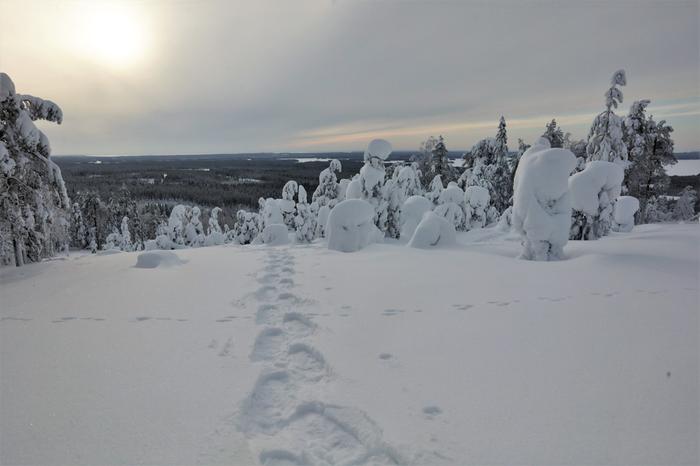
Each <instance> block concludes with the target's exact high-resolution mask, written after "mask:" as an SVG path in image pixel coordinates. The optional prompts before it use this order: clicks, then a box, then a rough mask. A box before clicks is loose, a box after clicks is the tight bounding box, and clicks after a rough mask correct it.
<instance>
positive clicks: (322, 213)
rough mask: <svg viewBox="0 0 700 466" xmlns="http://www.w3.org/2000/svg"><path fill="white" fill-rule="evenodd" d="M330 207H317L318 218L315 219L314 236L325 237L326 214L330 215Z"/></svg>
mask: <svg viewBox="0 0 700 466" xmlns="http://www.w3.org/2000/svg"><path fill="white" fill-rule="evenodd" d="M330 213H331V209H330V207H328V206H327V205H324V206H321V207H320V208H319V209H318V218H317V220H316V237H317V238H325V237H326V224H327V223H328V215H330Z"/></svg>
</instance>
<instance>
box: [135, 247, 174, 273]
mask: <svg viewBox="0 0 700 466" xmlns="http://www.w3.org/2000/svg"><path fill="white" fill-rule="evenodd" d="M183 263H184V262H183V261H182V260H180V258H179V257H178V255H177V254H175V253H174V252H170V251H146V252H142V253H139V255H138V256H137V257H136V265H134V267H136V268H139V269H155V268H158V267H173V266H177V265H182V264H183Z"/></svg>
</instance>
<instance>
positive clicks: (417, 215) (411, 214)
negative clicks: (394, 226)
mask: <svg viewBox="0 0 700 466" xmlns="http://www.w3.org/2000/svg"><path fill="white" fill-rule="evenodd" d="M432 208H433V203H432V202H430V200H428V199H427V198H425V197H423V196H411V197H409V198H408V199H406V201H405V202H404V203H403V206H402V207H401V236H402V237H405V238H410V237H412V236H413V233H414V232H415V231H416V227H418V224H419V223H420V221H421V220H422V219H423V215H425V213H426V212H429V211H430V210H431V209H432Z"/></svg>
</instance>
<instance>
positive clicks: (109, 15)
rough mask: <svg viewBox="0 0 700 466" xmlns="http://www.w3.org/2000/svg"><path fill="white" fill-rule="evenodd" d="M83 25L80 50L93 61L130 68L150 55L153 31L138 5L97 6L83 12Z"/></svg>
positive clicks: (114, 4) (99, 3) (111, 4)
mask: <svg viewBox="0 0 700 466" xmlns="http://www.w3.org/2000/svg"><path fill="white" fill-rule="evenodd" d="M81 23H82V27H81V32H82V33H81V34H80V36H81V37H80V44H79V46H80V48H81V49H82V51H83V53H85V54H86V55H87V56H88V58H90V59H93V60H95V61H98V62H100V63H102V64H105V65H109V66H112V67H116V68H126V67H130V66H133V65H135V64H136V63H138V62H139V61H141V60H142V59H143V58H144V57H145V55H146V54H147V52H148V48H149V42H150V41H149V37H148V35H149V34H148V32H149V31H148V29H147V27H146V24H145V21H144V16H143V12H139V11H138V10H136V9H135V4H134V3H131V2H129V3H126V2H122V3H106V2H95V3H94V4H92V5H90V6H88V7H87V8H85V9H84V10H83V12H82V14H81Z"/></svg>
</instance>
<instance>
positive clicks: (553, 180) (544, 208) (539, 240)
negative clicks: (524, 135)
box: [512, 138, 576, 261]
mask: <svg viewBox="0 0 700 466" xmlns="http://www.w3.org/2000/svg"><path fill="white" fill-rule="evenodd" d="M575 166H576V157H575V156H574V154H573V153H571V152H570V151H568V150H566V149H558V148H557V149H551V148H550V147H549V141H548V140H546V139H544V138H539V140H538V141H537V142H536V143H535V144H534V145H533V146H532V147H531V148H529V149H528V150H527V151H525V153H524V154H523V156H522V157H521V159H520V163H519V164H518V169H517V171H516V173H515V181H514V185H513V191H514V197H513V214H512V223H513V227H514V228H515V230H516V231H517V232H518V233H519V234H520V236H521V237H522V240H523V251H522V254H521V256H520V257H521V258H523V259H529V260H545V261H546V260H553V259H560V258H562V257H563V254H564V245H565V244H566V243H567V241H568V239H569V228H570V226H571V196H570V195H569V189H568V178H569V173H571V172H572V171H573V169H574V167H575Z"/></svg>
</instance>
